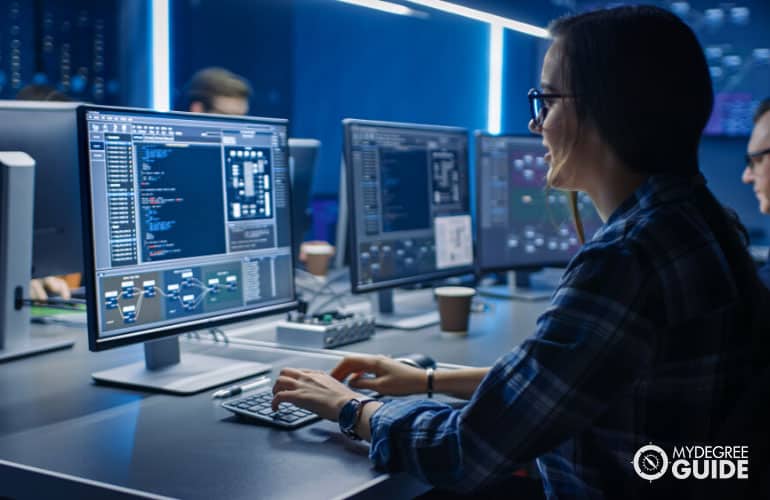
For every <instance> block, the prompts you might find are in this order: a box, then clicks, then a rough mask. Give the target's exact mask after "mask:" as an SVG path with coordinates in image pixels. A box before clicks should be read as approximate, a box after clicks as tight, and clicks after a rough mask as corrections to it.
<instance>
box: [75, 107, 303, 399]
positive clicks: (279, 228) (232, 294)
mask: <svg viewBox="0 0 770 500" xmlns="http://www.w3.org/2000/svg"><path fill="white" fill-rule="evenodd" d="M78 133H79V140H80V144H81V148H82V151H81V158H82V161H81V175H82V181H83V189H82V191H83V193H84V197H83V215H84V229H85V232H86V241H87V244H86V245H85V262H86V271H87V272H86V277H87V280H86V285H87V303H88V330H89V347H90V348H91V350H95V351H98V350H103V349H108V348H111V347H115V346H120V345H125V344H132V343H137V342H148V341H152V340H156V339H160V338H164V337H169V336H174V335H176V334H179V333H182V332H187V331H190V330H195V329H201V328H209V327H212V326H216V325H220V324H223V323H228V322H232V321H238V320H242V319H247V318H252V317H256V316H260V315H265V314H270V313H277V312H280V311H285V310H288V309H291V308H293V307H295V306H296V298H295V292H294V274H293V258H292V244H291V243H292V242H291V208H290V207H291V191H290V179H289V159H288V148H287V122H286V121H285V120H277V119H261V118H247V117H237V118H236V117H224V116H214V115H199V114H192V113H176V112H167V113H161V112H152V111H145V110H133V109H121V108H107V107H92V106H83V107H81V108H80V109H79V111H78ZM172 344H173V345H174V346H176V354H174V353H172V355H171V357H172V358H173V357H174V356H176V358H177V359H178V356H179V354H178V344H177V343H176V338H170V340H169V341H167V342H166V343H165V344H162V343H158V342H153V343H148V344H145V347H146V350H147V346H149V345H153V346H157V345H172ZM164 349H165V348H164ZM168 349H170V350H173V347H169V348H168ZM158 357H161V358H164V357H165V356H158V355H152V356H151V355H150V354H148V355H147V362H148V367H149V368H152V366H150V365H151V358H152V359H156V358H158ZM188 357H189V356H188ZM209 358H211V360H200V359H196V360H195V362H194V363H192V362H190V363H185V364H186V365H187V368H186V369H185V368H184V367H182V368H180V371H181V372H182V373H181V374H180V375H181V377H182V379H181V380H167V379H170V377H169V375H168V373H166V374H165V375H164V377H154V376H153V375H157V372H158V370H155V372H156V373H153V370H152V369H150V370H144V369H143V367H142V366H134V367H133V368H131V367H123V368H122V369H116V370H112V371H109V373H107V372H104V373H98V374H94V378H96V379H97V380H98V381H106V382H114V383H121V384H128V385H139V386H143V387H152V388H159V389H162V390H168V391H171V392H195V391H198V390H203V389H205V388H206V387H211V386H213V385H219V384H221V383H225V382H227V381H228V380H231V379H232V378H243V377H245V376H249V375H251V374H253V372H249V370H251V369H254V370H256V371H260V367H253V366H249V364H248V363H245V364H244V365H245V366H244V370H238V369H236V368H234V366H237V365H239V363H235V362H232V361H231V360H224V359H222V361H224V362H225V363H224V364H222V365H221V366H219V365H218V364H217V363H216V361H212V360H214V359H215V358H213V357H209ZM217 359H220V358H217ZM161 365H162V366H163V365H170V366H174V365H175V363H173V359H172V360H171V361H170V362H168V363H164V362H162V363H161ZM176 366H177V367H179V365H176ZM196 368H201V369H202V370H203V371H204V372H212V373H213V374H214V375H213V376H212V377H206V376H205V373H204V374H202V375H194V376H192V377H191V376H189V375H190V372H191V370H194V369H196ZM121 370H123V371H121ZM161 371H164V373H165V372H168V371H169V370H168V369H164V370H161ZM262 371H264V370H262ZM247 372H248V373H247ZM160 378H162V379H163V380H159V379H160ZM156 382H159V383H157V384H156Z"/></svg>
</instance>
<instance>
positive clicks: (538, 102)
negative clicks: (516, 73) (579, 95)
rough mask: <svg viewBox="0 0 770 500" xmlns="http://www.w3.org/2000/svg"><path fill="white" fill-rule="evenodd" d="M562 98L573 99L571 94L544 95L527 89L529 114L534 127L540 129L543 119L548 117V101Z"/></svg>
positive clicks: (538, 91)
mask: <svg viewBox="0 0 770 500" xmlns="http://www.w3.org/2000/svg"><path fill="white" fill-rule="evenodd" d="M564 97H575V96H573V95H572V94H544V93H543V92H541V91H540V90H537V89H529V92H527V99H529V114H530V116H531V117H532V121H533V122H534V124H535V126H536V127H542V126H543V122H545V117H546V116H548V109H549V108H550V106H551V103H550V102H548V100H549V99H560V98H564Z"/></svg>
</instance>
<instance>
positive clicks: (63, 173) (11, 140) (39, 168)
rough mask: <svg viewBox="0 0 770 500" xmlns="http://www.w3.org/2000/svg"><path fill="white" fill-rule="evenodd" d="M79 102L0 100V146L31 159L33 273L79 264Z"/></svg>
mask: <svg viewBox="0 0 770 500" xmlns="http://www.w3.org/2000/svg"><path fill="white" fill-rule="evenodd" d="M77 106H78V105H77V104H76V103H71V102H38V101H0V150H2V151H24V152H25V153H27V154H28V155H30V156H31V157H32V158H33V159H34V160H35V204H34V206H35V208H34V223H33V226H34V228H33V229H34V231H33V242H32V276H33V277H35V278H40V277H44V276H50V275H55V274H67V273H74V272H80V271H82V270H83V249H82V243H81V242H82V232H81V226H80V225H81V215H80V184H79V177H78V148H77Z"/></svg>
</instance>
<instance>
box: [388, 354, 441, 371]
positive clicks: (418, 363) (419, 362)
mask: <svg viewBox="0 0 770 500" xmlns="http://www.w3.org/2000/svg"><path fill="white" fill-rule="evenodd" d="M396 361H400V362H402V363H404V364H405V365H409V366H414V367H415V368H436V361H435V360H434V359H433V358H431V357H430V356H428V355H426V354H420V353H412V354H406V355H404V356H399V357H397V358H396Z"/></svg>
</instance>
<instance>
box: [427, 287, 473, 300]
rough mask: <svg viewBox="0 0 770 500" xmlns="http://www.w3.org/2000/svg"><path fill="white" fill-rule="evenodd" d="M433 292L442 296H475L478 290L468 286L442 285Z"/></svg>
mask: <svg viewBox="0 0 770 500" xmlns="http://www.w3.org/2000/svg"><path fill="white" fill-rule="evenodd" d="M433 293H435V294H436V295H440V296H442V297H473V296H474V295H476V290H475V289H473V288H470V287H467V286H440V287H437V288H434V289H433Z"/></svg>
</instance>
